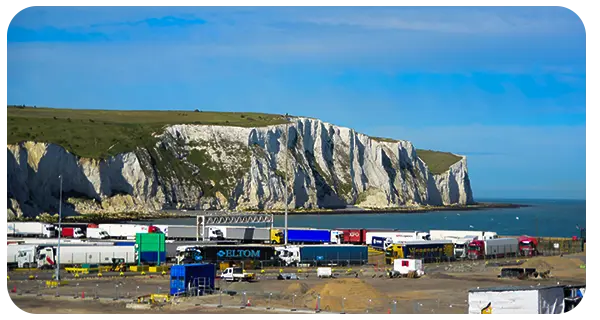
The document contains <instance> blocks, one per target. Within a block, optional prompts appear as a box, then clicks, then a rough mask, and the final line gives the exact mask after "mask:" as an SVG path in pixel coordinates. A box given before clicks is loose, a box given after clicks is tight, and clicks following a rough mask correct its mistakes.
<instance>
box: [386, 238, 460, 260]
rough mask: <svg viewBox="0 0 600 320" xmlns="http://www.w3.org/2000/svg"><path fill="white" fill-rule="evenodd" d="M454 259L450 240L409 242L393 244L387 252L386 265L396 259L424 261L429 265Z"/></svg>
mask: <svg viewBox="0 0 600 320" xmlns="http://www.w3.org/2000/svg"><path fill="white" fill-rule="evenodd" d="M453 258H454V245H453V243H452V241H450V240H435V241H433V240H431V241H409V242H404V243H399V244H392V245H391V246H389V247H388V248H387V249H386V250H385V262H386V264H392V263H393V261H394V260H395V259H422V260H423V262H424V263H429V262H437V261H447V260H452V259H453Z"/></svg>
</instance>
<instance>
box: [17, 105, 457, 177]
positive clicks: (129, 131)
mask: <svg viewBox="0 0 600 320" xmlns="http://www.w3.org/2000/svg"><path fill="white" fill-rule="evenodd" d="M7 116H8V117H7V127H8V128H7V129H8V144H15V143H19V142H21V141H38V142H49V143H55V144H58V145H61V146H63V147H64V148H65V149H67V150H68V151H69V152H71V153H73V154H76V155H78V156H81V157H86V158H93V159H101V158H106V157H108V156H113V155H116V154H119V153H122V152H128V151H132V150H134V149H135V148H136V147H138V146H151V145H153V144H154V143H155V139H154V138H153V136H152V133H159V132H160V131H161V130H162V128H163V127H164V126H166V125H172V124H203V125H221V126H237V127H262V126H268V125H276V124H283V123H285V119H284V117H283V116H282V115H277V114H265V113H252V112H211V111H199V110H198V111H121V110H81V109H52V108H33V107H20V106H8V108H7ZM374 139H377V140H383V141H388V142H393V141H394V140H392V139H386V138H374ZM417 155H418V156H419V157H420V158H421V159H422V160H423V161H425V163H426V164H427V166H428V167H429V170H430V171H431V172H432V173H434V174H439V173H443V172H445V171H446V170H448V168H449V167H450V166H451V165H452V164H454V163H456V162H457V161H459V160H460V159H461V158H460V157H458V156H455V155H453V154H451V153H448V152H439V151H432V150H419V149H418V150H417Z"/></svg>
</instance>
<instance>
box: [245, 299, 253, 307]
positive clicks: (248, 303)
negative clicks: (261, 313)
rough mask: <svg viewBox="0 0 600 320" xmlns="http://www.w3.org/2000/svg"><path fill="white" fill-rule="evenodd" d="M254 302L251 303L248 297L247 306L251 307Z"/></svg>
mask: <svg viewBox="0 0 600 320" xmlns="http://www.w3.org/2000/svg"><path fill="white" fill-rule="evenodd" d="M251 306H252V304H251V303H250V299H248V302H246V307H251Z"/></svg>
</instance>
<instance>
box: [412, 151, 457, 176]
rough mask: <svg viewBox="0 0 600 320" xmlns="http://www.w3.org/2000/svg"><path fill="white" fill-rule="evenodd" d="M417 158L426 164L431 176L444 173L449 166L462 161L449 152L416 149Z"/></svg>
mask: <svg viewBox="0 0 600 320" xmlns="http://www.w3.org/2000/svg"><path fill="white" fill-rule="evenodd" d="M417 156H419V158H421V160H423V161H424V162H425V164H427V167H428V168H429V171H431V173H433V174H440V173H444V172H446V171H447V170H448V169H449V168H450V166H451V165H453V164H455V163H457V162H458V161H460V159H462V158H461V157H459V156H456V155H454V154H452V153H450V152H441V151H432V150H423V149H417Z"/></svg>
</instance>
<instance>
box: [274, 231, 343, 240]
mask: <svg viewBox="0 0 600 320" xmlns="http://www.w3.org/2000/svg"><path fill="white" fill-rule="evenodd" d="M283 232H284V235H285V231H283ZM288 232H289V233H288V242H291V243H329V242H331V235H330V231H329V230H316V229H288Z"/></svg>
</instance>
